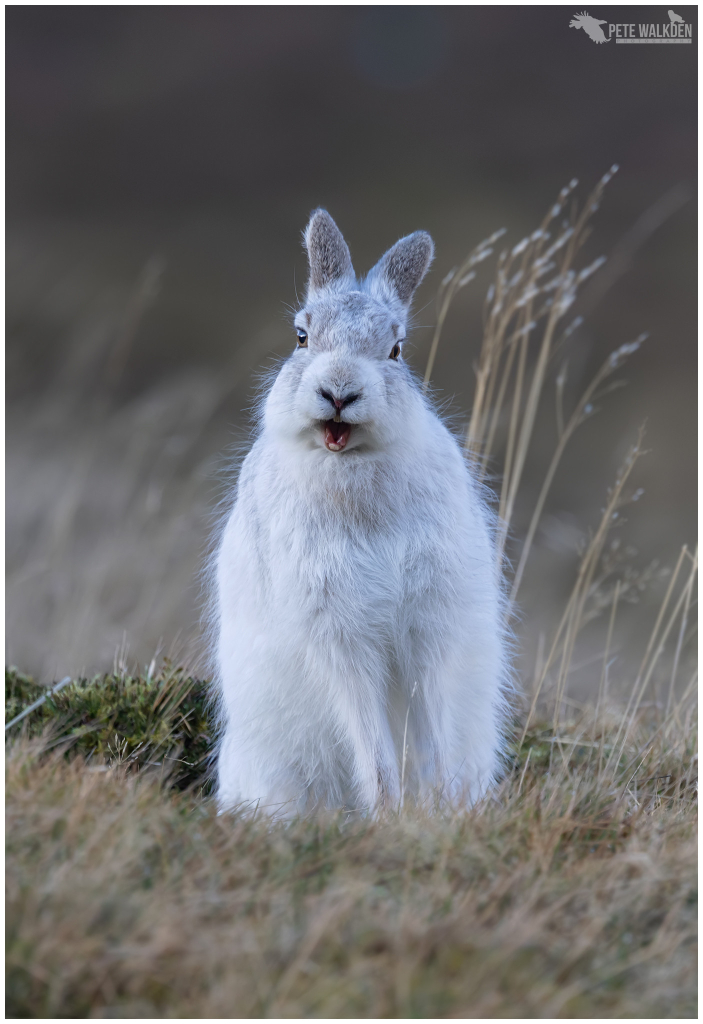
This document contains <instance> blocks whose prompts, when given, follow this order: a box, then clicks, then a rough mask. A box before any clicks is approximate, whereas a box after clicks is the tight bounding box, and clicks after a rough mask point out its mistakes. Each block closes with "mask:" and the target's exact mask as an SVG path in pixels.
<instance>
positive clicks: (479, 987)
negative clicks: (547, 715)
mask: <svg viewBox="0 0 703 1024" xmlns="http://www.w3.org/2000/svg"><path fill="white" fill-rule="evenodd" d="M650 712H651V709H650ZM676 713H677V715H678V716H679V719H681V718H683V720H684V721H683V722H682V723H681V728H679V727H678V726H676V727H674V728H669V729H668V730H667V728H666V727H664V728H662V727H661V723H660V728H659V730H658V731H657V729H656V722H655V720H654V719H653V718H651V717H650V716H645V715H643V714H642V713H640V714H638V715H637V716H636V721H635V723H634V724H633V726H631V728H630V730H629V732H628V735H627V739H626V742H625V744H624V745H623V750H622V756H621V757H620V758H619V761H618V763H617V764H611V766H610V768H606V767H605V764H604V762H605V761H606V760H607V755H608V754H609V753H610V752H611V749H612V745H613V744H614V743H615V744H617V743H618V741H617V739H616V736H617V732H618V725H619V721H618V717H617V716H613V714H612V711H610V710H606V711H605V712H604V713H603V715H602V716H601V721H600V722H599V724H598V726H597V727H595V728H594V724H593V719H592V717H591V716H590V715H588V714H584V715H582V716H580V717H579V718H578V719H577V720H575V721H574V722H572V723H571V725H570V726H569V727H568V728H567V727H565V728H563V729H562V730H561V732H560V738H559V742H552V740H553V739H554V737H553V734H552V732H551V729H549V728H545V729H541V728H537V727H535V728H532V729H530V731H529V733H528V736H527V738H526V742H525V743H524V744H523V746H522V748H521V750H520V753H519V754H518V755H517V757H516V762H515V765H514V770H513V771H512V773H511V775H510V777H509V779H507V780H506V782H505V783H504V785H503V787H502V789H501V790H500V792H499V793H498V794H497V796H496V799H495V801H492V802H490V803H488V804H487V805H486V806H485V807H483V808H482V809H481V810H480V811H476V812H473V813H456V814H449V813H448V814H446V815H438V816H435V817H433V818H431V819H427V818H422V817H419V816H417V814H416V813H414V812H412V811H411V812H409V813H403V814H402V815H400V816H391V817H389V818H388V819H386V820H384V821H379V822H370V821H348V822H345V821H343V820H342V819H339V818H338V819H333V818H331V819H324V818H317V819H314V820H308V821H298V822H295V823H293V824H292V825H290V826H289V827H282V826H271V825H270V824H269V823H268V822H267V821H266V820H259V821H256V822H251V821H246V820H244V819H242V818H237V817H219V818H218V817H217V816H216V815H215V814H214V811H213V808H212V805H211V804H210V803H208V802H207V801H203V800H202V799H200V798H198V797H196V796H194V795H192V794H190V795H189V794H182V793H177V792H175V791H173V790H168V789H167V788H166V787H165V786H164V784H163V779H162V777H161V776H160V775H159V774H158V772H157V771H156V770H155V771H154V773H153V774H151V775H149V774H148V773H146V772H141V773H136V772H129V771H128V770H127V769H126V768H125V767H124V766H121V765H120V764H119V763H115V764H113V766H112V767H110V768H107V767H106V766H104V765H100V764H96V763H92V764H91V765H90V766H88V767H86V765H85V763H84V762H83V761H81V760H79V759H73V760H71V761H66V760H65V759H63V758H61V757H60V755H54V756H53V757H48V758H47V757H41V756H38V754H39V749H38V748H37V747H33V746H32V745H31V743H29V742H28V741H26V740H25V741H21V740H20V741H18V742H17V743H15V744H14V745H13V746H12V747H11V748H10V752H9V759H8V769H7V782H8V839H9V848H8V868H9V871H8V903H7V926H8V965H9V967H8V971H9V973H8V990H7V991H8V1000H9V1002H8V1013H9V1014H10V1015H11V1016H20V1017H27V1016H29V1017H55V1016H59V1017H84V1016H93V1017H101V1016H119V1017H171V1016H177V1017H215V1018H217V1017H258V1016H271V1017H310V1016H313V1017H316V1016H322V1017H348V1016H351V1017H438V1016H449V1017H452V1016H456V1017H476V1018H481V1017H531V1016H535V1017H629V1016H632V1017H668V1018H677V1017H678V1018H680V1017H693V1016H695V1015H696V1008H695V1007H696V1004H695V978H696V956H695V925H696V847H695V804H694V799H693V791H694V779H693V772H694V768H693V764H694V761H693V748H694V743H695V739H694V734H693V730H692V728H691V724H690V723H691V714H690V708H689V709H688V710H685V709H684V707H683V706H682V707H680V708H678V709H677V712H676ZM673 723H674V719H673V718H672V723H671V724H672V725H673ZM599 764H600V766H601V771H600V772H599V771H598V767H599Z"/></svg>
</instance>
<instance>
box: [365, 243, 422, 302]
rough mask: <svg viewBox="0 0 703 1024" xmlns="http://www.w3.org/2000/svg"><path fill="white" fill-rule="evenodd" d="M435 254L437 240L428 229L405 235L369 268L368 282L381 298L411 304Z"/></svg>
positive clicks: (370, 287) (370, 288)
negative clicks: (434, 239)
mask: <svg viewBox="0 0 703 1024" xmlns="http://www.w3.org/2000/svg"><path fill="white" fill-rule="evenodd" d="M433 256H434V243H433V242H432V239H431V238H430V236H429V235H428V234H427V232H426V231H415V232H414V233H413V234H412V235H408V236H407V237H406V238H401V239H400V241H399V242H396V243H395V245H394V246H393V248H392V249H389V250H388V252H387V253H386V254H385V256H383V257H382V258H381V259H380V260H379V261H378V263H377V264H376V266H375V267H374V268H373V270H371V271H370V272H369V275H368V277H367V278H366V284H367V287H368V289H369V291H370V292H372V293H375V294H377V295H378V298H379V299H382V300H383V299H385V300H386V301H388V300H393V299H399V300H400V302H401V303H402V304H403V306H405V307H408V306H409V305H410V303H411V301H412V297H413V293H414V291H415V289H416V288H417V286H418V285H419V284H420V281H422V279H423V277H424V276H425V274H426V273H427V270H428V267H429V265H430V263H431V262H432V257H433Z"/></svg>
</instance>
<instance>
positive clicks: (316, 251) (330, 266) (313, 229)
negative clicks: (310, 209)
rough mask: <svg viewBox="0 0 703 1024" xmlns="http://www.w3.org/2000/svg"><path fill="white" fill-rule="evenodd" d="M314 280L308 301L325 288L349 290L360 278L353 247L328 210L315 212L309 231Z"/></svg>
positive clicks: (308, 248)
mask: <svg viewBox="0 0 703 1024" xmlns="http://www.w3.org/2000/svg"><path fill="white" fill-rule="evenodd" d="M305 248H306V249H307V251H308V262H309V264H310V280H309V281H308V298H311V296H313V295H314V294H315V293H316V292H319V291H322V290H323V289H325V288H333V289H335V288H339V287H340V286H342V287H349V286H350V285H353V284H354V282H355V280H356V278H355V275H354V267H353V266H352V261H351V256H350V254H349V246H348V245H347V243H346V242H345V241H344V238H343V237H342V232H341V231H340V230H339V228H338V227H337V225H336V224H335V222H334V221H333V220H332V218H331V217H330V215H329V213H328V212H327V210H315V212H314V213H313V214H312V216H311V217H310V221H309V223H308V226H307V227H306V229H305Z"/></svg>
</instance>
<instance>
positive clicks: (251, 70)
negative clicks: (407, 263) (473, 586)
mask: <svg viewBox="0 0 703 1024" xmlns="http://www.w3.org/2000/svg"><path fill="white" fill-rule="evenodd" d="M575 10H576V9H575V8H571V7H534V6H531V7H490V6H484V7H461V6H459V7H446V8H445V7H336V8H335V7H325V6H322V7H306V6H300V7H229V6H220V7H212V6H202V7H194V6H181V7H173V6H172V7H168V6H166V7H148V6H146V7H130V6H126V7H119V6H118V7H90V6H88V7H41V6H39V7H21V6H19V7H18V6H16V7H9V8H7V12H6V19H7V37H6V38H7V226H8V237H7V324H8V329H7V388H8V405H7V572H8V584H7V595H8V599H7V609H8V611H7V659H8V661H9V662H11V663H14V664H17V665H19V666H20V667H21V668H22V670H23V671H26V672H29V673H33V674H34V675H35V676H36V677H37V678H38V679H39V680H40V681H42V682H49V681H51V680H52V679H54V678H56V679H58V678H59V677H61V676H63V675H64V674H67V673H70V674H73V675H76V674H78V673H81V672H85V673H88V672H94V671H98V670H105V669H110V668H111V667H112V665H113V662H114V660H115V657H116V652H118V651H119V652H120V654H119V656H120V657H127V658H128V659H136V660H137V661H138V662H139V663H140V664H141V665H142V666H143V665H145V664H148V663H149V662H150V660H151V659H152V657H153V656H154V654H155V653H156V651H157V650H159V649H162V650H164V651H166V652H168V651H169V650H172V651H173V652H174V654H177V655H179V656H182V657H185V656H186V655H187V656H188V657H190V658H194V659H198V658H200V662H199V664H200V666H201V667H202V671H205V666H204V663H203V661H202V658H201V656H200V654H199V652H200V651H201V649H202V644H201V642H200V640H199V637H200V626H199V617H200V609H201V605H202V587H201V582H200V578H199V575H198V574H199V572H200V569H201V568H202V565H203V559H204V555H205V551H206V548H207V538H208V536H209V534H210V532H211V530H212V523H213V517H214V516H215V514H216V504H217V501H218V499H219V497H220V496H221V495H222V493H223V490H224V488H225V485H226V470H227V463H228V459H229V458H230V456H231V453H232V451H233V448H234V447H236V446H237V445H239V444H241V443H242V442H243V441H245V440H246V436H247V434H246V430H247V424H248V422H249V410H250V408H251V404H252V399H253V397H254V393H255V385H256V374H257V373H258V372H259V371H261V370H262V369H265V368H267V367H270V366H271V365H272V364H273V362H274V361H275V359H276V358H279V357H281V356H285V355H286V353H287V352H288V351H289V350H290V348H291V346H292V343H293V338H292V331H291V329H290V326H289V322H288V317H289V311H288V307H289V306H292V305H294V304H295V302H296V288H297V290H298V292H299V293H301V292H302V288H303V287H304V283H305V277H306V264H305V258H304V254H303V252H302V249H301V245H300V233H301V231H302V229H303V227H304V226H305V223H306V220H307V217H308V215H309V213H310V211H311V210H312V209H313V208H314V207H316V206H319V205H322V206H325V207H327V209H329V211H330V213H331V214H332V216H333V217H334V218H335V219H336V221H337V222H338V224H339V226H340V227H341V229H342V231H343V232H344V234H345V236H346V238H347V240H348V242H349V244H350V247H351V251H352V256H353V258H354V263H355V266H356V268H357V271H358V272H365V271H366V270H368V269H369V267H370V266H371V265H372V263H374V262H375V261H376V260H377V259H378V258H379V257H380V256H381V254H382V253H383V252H384V251H385V249H386V248H388V246H390V245H391V244H392V243H393V242H395V241H396V239H397V238H398V237H400V236H401V235H403V234H407V233H409V232H411V231H413V230H416V229H418V228H423V229H426V230H428V231H429V232H431V234H432V236H433V238H434V240H435V243H436V247H437V258H436V261H435V265H434V268H433V271H432V273H431V274H430V275H429V277H428V278H427V280H426V282H425V283H424V284H423V285H422V288H421V289H420V291H419V293H418V296H417V299H416V304H415V311H416V324H417V327H416V329H415V331H414V333H413V335H412V349H411V351H410V354H409V358H410V359H411V361H412V363H413V365H414V366H415V367H416V368H417V369H418V370H419V371H421V372H422V371H424V367H425V363H426V359H427V354H428V348H429V343H430V338H431V333H432V326H433V325H434V322H435V316H436V306H435V295H436V291H437V288H438V286H439V283H440V281H441V280H442V278H443V277H444V276H445V274H446V273H447V272H448V271H449V270H451V268H452V267H454V266H455V265H456V264H457V263H458V262H459V261H460V260H461V259H462V258H463V257H464V256H465V255H466V253H467V252H468V251H469V250H470V249H471V248H472V247H473V246H474V245H476V243H477V242H479V241H480V240H481V239H482V238H484V237H486V236H487V235H489V234H491V233H492V232H493V231H494V230H495V229H496V228H500V227H503V226H504V227H506V228H507V229H508V234H507V239H508V241H509V243H510V244H511V245H512V244H514V243H515V242H517V241H518V240H519V239H520V238H522V237H523V235H525V234H526V233H529V232H530V231H532V230H533V229H534V228H535V227H537V225H538V224H539V222H540V221H541V219H542V216H543V214H544V213H545V212H546V210H547V209H548V208H549V205H550V204H551V203H552V202H553V200H554V198H555V196H556V195H557V193H558V191H559V189H560V188H561V187H562V186H563V185H565V184H566V183H567V182H568V181H569V180H570V179H571V178H573V177H577V178H579V180H580V181H581V183H582V185H581V188H580V194H581V196H582V198H583V197H585V194H586V193H587V191H590V189H591V187H592V186H593V185H594V184H595V182H596V181H597V180H598V179H599V178H600V177H601V175H602V174H603V173H604V172H605V171H606V170H607V169H608V167H610V165H611V164H613V163H614V162H617V163H618V164H619V165H620V168H621V169H620V172H619V173H618V174H617V175H616V176H615V178H614V180H613V181H612V182H611V183H610V185H609V186H608V188H607V190H606V194H605V198H604V201H603V204H602V206H601V209H600V210H599V211H598V213H597V215H596V217H595V220H594V233H593V235H592V237H591V238H590V239H589V241H588V243H587V246H586V252H585V253H584V256H583V262H584V265H585V263H586V262H590V260H591V259H592V258H595V257H596V256H598V255H600V254H601V253H604V254H608V255H610V256H612V258H611V260H610V261H609V263H608V264H606V266H605V267H604V268H603V270H602V271H600V273H599V274H598V275H596V276H595V277H594V278H593V280H592V281H591V282H589V285H588V287H587V288H584V290H583V293H582V296H581V298H580V300H579V303H578V305H577V306H576V307H575V308H574V315H577V314H580V315H582V316H584V318H585V320H584V324H583V326H582V327H581V328H580V329H579V330H578V331H577V332H575V333H574V334H573V335H572V337H571V338H570V340H569V344H568V346H567V347H566V348H565V349H564V350H563V352H562V353H561V355H560V360H559V361H558V363H555V366H554V373H555V374H556V372H557V371H558V370H559V368H560V366H561V364H562V361H563V359H567V360H568V379H567V385H566V400H567V405H568V404H569V403H571V404H573V402H574V401H575V400H576V398H577V397H578V395H579V394H580V392H581V391H582V390H583V388H584V387H585V385H586V383H587V382H588V381H589V380H590V378H591V377H592V375H593V374H594V372H595V371H596V369H597V367H598V366H599V365H600V364H601V362H602V361H603V359H604V358H605V357H606V356H607V354H608V352H609V351H611V350H612V349H615V348H617V347H618V346H619V345H621V344H623V343H625V342H628V341H631V340H632V339H634V338H636V337H637V336H638V335H639V334H641V333H642V332H645V331H646V332H648V333H649V339H648V341H647V342H646V343H645V345H644V346H643V347H642V349H641V350H640V352H639V353H637V354H636V355H635V356H633V357H632V359H631V360H630V362H629V363H628V364H627V366H626V367H625V370H624V373H621V374H620V375H619V376H620V377H624V378H625V379H626V380H627V381H628V385H627V387H626V388H624V389H623V390H621V391H619V392H617V393H614V394H612V395H609V396H607V397H606V398H605V399H604V400H603V401H602V403H599V404H600V406H601V411H600V413H599V414H598V415H597V416H596V417H595V418H593V419H591V420H589V422H587V423H586V424H584V425H583V426H582V427H581V428H580V430H579V432H578V434H577V435H576V437H575V438H574V440H573V441H572V442H571V445H570V448H569V452H568V455H567V458H566V459H565V461H564V463H563V465H562V467H561V469H560V471H559V473H558V475H557V478H556V480H555V483H554V486H553V488H552V490H551V493H550V497H549V501H548V505H547V509H546V512H545V516H544V518H543V521H542V525H541V527H540V530H539V532H538V536H537V538H536V546H535V550H534V558H533V560H532V565H531V567H530V570H529V572H528V574H527V576H526V578H525V583H524V586H523V589H522V591H521V594H520V603H521V607H522V610H523V611H522V614H523V620H522V625H521V626H520V627H519V629H520V630H522V632H523V635H524V642H523V647H522V649H523V651H524V657H525V658H526V659H527V660H528V663H529V659H530V658H531V657H532V655H533V653H534V648H535V644H536V643H537V640H536V638H537V636H538V634H539V631H540V629H542V628H545V629H547V628H548V627H549V624H550V623H551V622H552V620H553V617H554V612H555V610H558V609H559V608H560V604H561V605H562V606H563V600H564V595H565V594H566V593H567V592H568V589H569V587H570V584H571V580H572V577H573V570H574V567H575V565H576V562H577V552H578V546H579V543H580V542H581V540H582V539H584V538H585V537H586V536H587V534H588V531H589V529H591V528H593V527H594V526H595V524H596V523H597V520H598V517H599V513H600V510H601V508H602V507H603V504H604V496H605V493H606V490H607V487H608V486H609V484H610V483H611V481H612V479H613V477H614V475H615V471H616V468H617V465H618V464H619V462H620V461H621V459H622V457H623V455H624V454H625V452H626V450H627V448H628V446H629V445H630V444H631V443H632V442H633V440H634V439H635V436H636V432H637V428H638V426H639V425H640V424H641V423H642V422H646V441H645V447H646V448H647V449H648V451H649V454H648V455H647V456H646V458H643V459H642V460H641V462H640V463H639V464H638V467H637V470H636V475H637V486H640V487H642V488H643V489H644V494H643V496H642V498H641V500H640V501H639V502H638V504H637V505H636V506H633V507H632V509H631V510H629V511H628V520H629V521H628V523H627V524H626V526H625V527H624V528H623V530H624V532H623V540H624V542H626V543H627V544H629V545H631V546H632V548H633V551H632V554H631V558H632V561H633V563H634V564H636V565H638V566H640V567H641V566H643V565H646V564H647V563H648V562H650V561H651V560H652V559H653V558H658V559H659V560H660V562H661V564H670V563H671V562H673V561H674V560H675V558H676V556H677V554H678V550H679V548H680V546H681V544H682V543H689V544H692V543H694V541H695V535H694V531H695V517H696V506H695V500H696V498H695V495H696V478H695V465H696V449H695V444H696V441H695V438H696V412H695V409H696V384H695V377H696V347H695V346H696V219H695V195H694V188H695V181H696V117H697V114H696V61H697V32H698V27H697V23H696V19H697V11H696V8H694V7H678V8H676V11H677V13H678V14H680V15H681V16H682V17H683V18H684V20H685V21H686V22H693V23H694V29H693V35H694V42H693V45H691V46H687V45H683V46H670V45H663V46H662V45H659V46H621V45H617V44H616V43H615V42H614V41H611V42H610V43H608V44H605V45H596V44H594V43H593V42H592V41H591V40H590V39H588V38H587V36H586V35H585V33H584V32H583V31H580V30H575V29H571V28H569V21H570V19H571V17H573V15H574V13H575ZM594 10H595V9H594ZM600 12H601V13H597V12H596V13H594V11H590V10H589V13H591V14H593V15H594V17H599V18H602V19H607V20H608V21H612V22H635V23H636V22H638V21H641V20H644V19H645V18H646V19H647V20H651V21H655V22H660V23H664V22H666V21H668V17H667V9H666V8H664V7H662V8H658V7H647V8H645V7H640V8H638V7H603V8H601V9H600ZM491 276H492V268H491V267H488V266H486V268H485V270H483V271H482V274H481V275H479V278H478V280H477V281H476V282H474V283H473V285H472V286H471V287H469V288H467V289H466V290H465V291H463V292H462V293H461V295H460V297H459V300H458V302H457V305H456V307H455V308H454V309H453V311H452V313H451V315H450V317H449V319H448V322H447V325H446V329H445V332H444V335H443V338H442V342H441V344H440V348H439V352H438V357H437V362H436V364H435V368H434V372H433V383H434V386H435V388H436V392H437V395H438V397H439V398H440V399H443V400H446V401H447V403H448V408H449V411H451V412H453V413H454V414H455V415H456V417H457V420H456V422H457V425H462V424H465V423H466V421H467V419H468V413H469V407H470V401H471V395H472V392H473V383H474V378H473V370H472V364H473V362H474V361H475V359H476V357H477V354H478V350H479V344H480V337H481V307H482V301H483V296H484V295H485V291H486V288H487V287H488V284H489V282H490V280H491ZM537 430H538V433H537V443H536V445H535V446H534V448H533V453H532V455H531V461H530V463H529V465H528V467H527V477H526V484H527V486H526V488H525V498H524V500H525V507H524V509H520V508H518V510H517V514H516V517H515V520H514V523H513V534H514V537H513V541H512V544H513V547H512V548H511V553H512V556H513V557H514V554H515V552H517V551H519V540H520V536H521V531H523V532H524V530H525V528H526V526H527V520H528V518H529V508H530V500H531V501H532V502H534V498H535V495H536V492H537V491H538V489H539V487H540V485H541V482H542V479H543V477H544V473H545V469H546V466H547V465H548V462H549V458H550V456H551V452H552V450H553V447H554V439H555V425H554V410H553V406H549V405H548V403H547V404H545V408H544V410H543V415H542V416H541V418H540V420H539V423H538V428H537ZM228 453H229V454H228ZM542 453H543V457H542ZM530 489H531V491H530ZM660 598H661V594H658V592H657V589H656V586H655V587H654V588H653V595H652V596H650V595H649V594H645V595H644V596H643V599H642V600H643V601H651V603H652V608H653V609H654V607H655V601H657V600H660ZM651 617H652V616H651V615H650V616H649V618H651ZM649 618H648V617H647V616H644V617H642V616H640V617H639V619H641V620H642V628H645V627H646V628H647V629H649V628H650V627H651V623H650V622H649ZM639 619H638V621H639ZM627 624H628V620H627V613H626V612H625V615H624V618H623V628H624V630H625V640H624V641H623V642H626V637H627V628H628V625H627ZM637 628H639V627H638V626H636V625H635V620H634V618H633V619H632V620H631V629H632V630H633V631H634V630H636V629H637ZM125 652H127V653H125Z"/></svg>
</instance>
